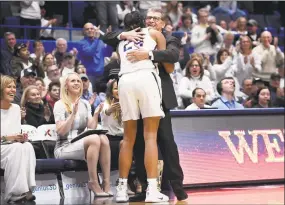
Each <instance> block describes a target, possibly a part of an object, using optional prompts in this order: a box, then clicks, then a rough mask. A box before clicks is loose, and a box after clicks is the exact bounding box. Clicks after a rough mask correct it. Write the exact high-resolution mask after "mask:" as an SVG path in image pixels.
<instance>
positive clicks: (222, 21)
mask: <svg viewBox="0 0 285 205" xmlns="http://www.w3.org/2000/svg"><path fill="white" fill-rule="evenodd" d="M220 26H221V27H222V28H223V29H225V30H228V24H227V22H226V21H225V20H221V21H220Z"/></svg>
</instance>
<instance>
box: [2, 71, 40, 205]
mask: <svg viewBox="0 0 285 205" xmlns="http://www.w3.org/2000/svg"><path fill="white" fill-rule="evenodd" d="M15 95H16V82H15V80H14V78H12V77H10V76H1V105H0V106H1V107H0V108H1V169H4V170H5V172H4V182H5V194H4V199H5V201H6V202H8V203H16V202H25V201H32V200H35V199H36V197H35V196H34V195H32V190H33V188H34V187H35V186H36V180H35V168H36V156H35V152H34V148H33V146H32V145H31V144H30V143H29V142H26V141H27V139H26V137H25V135H23V134H21V111H20V107H19V106H18V105H16V104H13V103H12V102H13V101H14V97H15ZM1 194H2V193H1Z"/></svg>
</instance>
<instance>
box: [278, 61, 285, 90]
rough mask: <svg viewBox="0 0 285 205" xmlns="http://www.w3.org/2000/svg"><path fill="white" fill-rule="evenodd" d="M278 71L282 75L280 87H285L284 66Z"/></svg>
mask: <svg viewBox="0 0 285 205" xmlns="http://www.w3.org/2000/svg"><path fill="white" fill-rule="evenodd" d="M278 73H279V75H280V76H281V79H280V88H284V66H283V67H280V68H279V69H278Z"/></svg>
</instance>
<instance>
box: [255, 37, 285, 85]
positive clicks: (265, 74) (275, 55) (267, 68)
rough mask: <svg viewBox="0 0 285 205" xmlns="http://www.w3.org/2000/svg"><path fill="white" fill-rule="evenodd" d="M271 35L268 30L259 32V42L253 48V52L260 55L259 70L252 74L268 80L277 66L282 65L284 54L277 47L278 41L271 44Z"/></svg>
mask: <svg viewBox="0 0 285 205" xmlns="http://www.w3.org/2000/svg"><path fill="white" fill-rule="evenodd" d="M271 42H272V35H271V33H270V32H269V31H264V32H262V34H261V44H260V45H258V46H256V47H255V48H254V49H253V51H252V52H253V53H254V54H257V55H259V56H261V68H262V69H261V71H259V72H253V76H254V77H257V78H261V79H262V80H264V81H266V82H269V80H270V75H271V74H272V73H276V72H277V68H278V67H282V66H284V54H283V53H282V51H281V50H280V48H278V43H276V42H275V45H271V44H270V43H271Z"/></svg>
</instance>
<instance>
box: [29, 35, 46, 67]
mask: <svg viewBox="0 0 285 205" xmlns="http://www.w3.org/2000/svg"><path fill="white" fill-rule="evenodd" d="M33 48H34V53H32V54H30V57H31V58H32V59H33V60H36V58H39V63H41V62H42V60H43V57H44V55H45V48H44V45H43V42H41V41H38V40H35V41H34V43H33Z"/></svg>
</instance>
